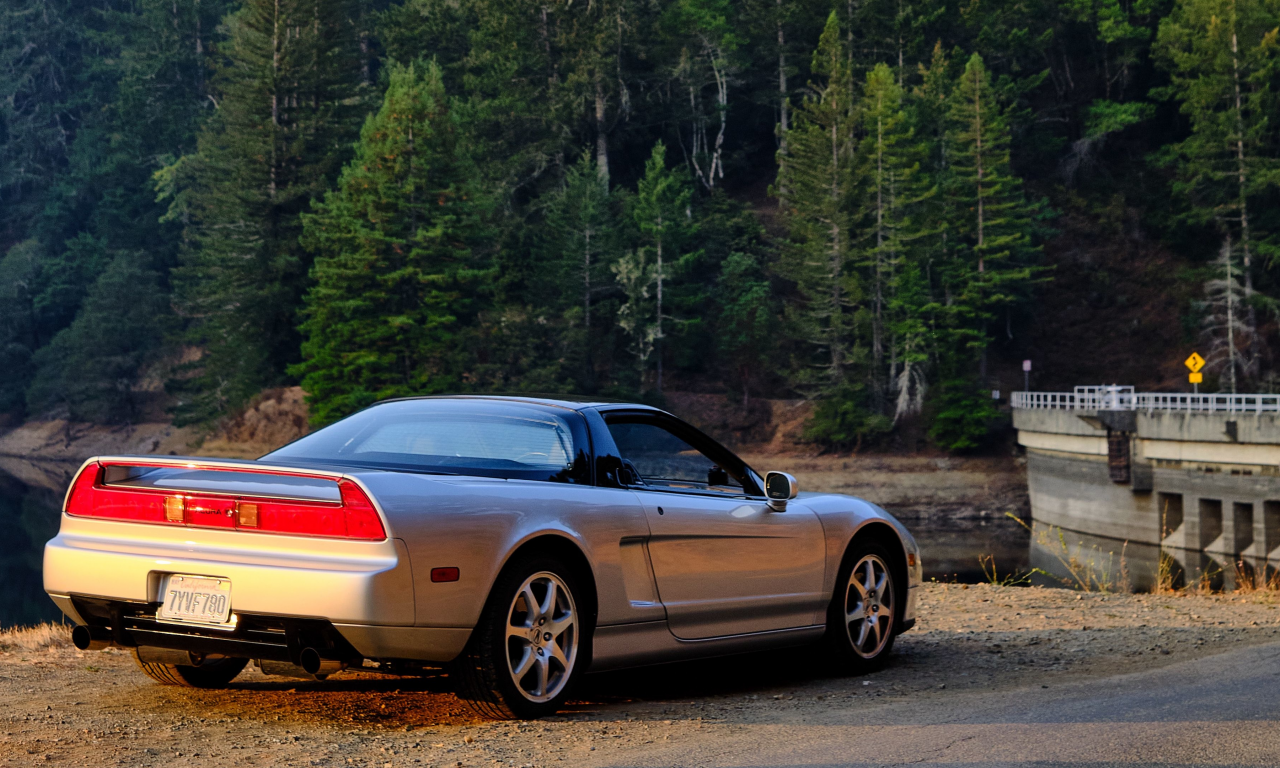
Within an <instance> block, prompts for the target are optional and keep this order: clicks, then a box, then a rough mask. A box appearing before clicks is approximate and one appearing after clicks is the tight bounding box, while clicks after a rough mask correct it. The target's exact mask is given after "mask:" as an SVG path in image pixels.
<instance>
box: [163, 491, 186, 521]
mask: <svg viewBox="0 0 1280 768" xmlns="http://www.w3.org/2000/svg"><path fill="white" fill-rule="evenodd" d="M185 514H186V505H185V504H183V503H182V497H181V496H167V497H165V500H164V519H165V520H168V521H169V522H171V523H181V522H182V521H183V519H184V516H185Z"/></svg>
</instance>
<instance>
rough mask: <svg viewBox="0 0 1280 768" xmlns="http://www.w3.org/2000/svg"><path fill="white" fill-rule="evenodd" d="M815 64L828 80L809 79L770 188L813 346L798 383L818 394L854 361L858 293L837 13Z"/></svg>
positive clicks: (850, 129)
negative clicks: (781, 196) (778, 196)
mask: <svg viewBox="0 0 1280 768" xmlns="http://www.w3.org/2000/svg"><path fill="white" fill-rule="evenodd" d="M812 68H813V72H814V74H815V75H817V76H819V77H822V78H824V79H825V81H824V82H821V83H814V84H813V85H812V86H811V90H812V92H813V94H814V95H811V96H808V97H806V98H805V99H804V101H803V102H801V104H800V105H799V106H798V107H797V108H796V111H795V113H794V115H793V118H794V126H793V127H792V129H791V130H790V131H789V132H788V133H787V137H786V144H787V162H786V165H785V166H783V168H782V171H783V172H782V174H781V175H780V176H779V178H778V182H777V186H776V187H775V190H776V189H785V190H786V191H787V198H786V200H785V205H784V207H783V208H782V209H781V211H780V213H781V216H782V219H783V222H784V223H785V225H786V227H787V230H788V234H789V242H788V243H787V245H786V249H785V251H784V263H783V264H782V271H783V272H784V274H785V275H786V276H787V277H788V278H790V279H791V280H793V281H795V283H796V288H797V292H798V293H799V296H800V299H801V303H800V304H799V305H798V306H796V307H794V313H793V314H794V319H795V321H796V324H797V330H798V333H799V335H800V337H801V338H802V339H803V340H804V341H805V342H806V343H808V344H809V345H811V347H812V348H813V349H814V350H815V355H814V357H813V358H812V361H813V362H812V363H809V362H808V360H805V361H804V362H803V363H802V370H801V373H800V375H799V380H798V382H797V383H798V385H799V386H800V387H801V388H802V390H803V391H806V392H808V393H811V394H814V395H820V394H825V393H830V392H832V391H834V390H835V389H837V388H838V387H840V386H841V385H842V384H844V383H845V381H846V379H847V376H848V370H847V369H848V367H849V366H850V365H852V364H854V363H855V362H856V359H855V358H856V356H857V352H856V351H855V347H856V338H855V327H854V316H853V313H854V309H855V307H856V305H857V302H859V301H860V299H861V294H862V287H861V285H860V284H859V283H858V280H857V276H856V273H855V271H854V269H853V264H852V240H853V237H854V233H853V221H852V215H851V207H852V204H853V200H852V197H853V195H854V177H853V165H854V159H855V151H856V145H855V142H854V139H853V134H854V127H855V114H854V95H853V82H852V79H851V78H850V75H849V67H848V58H847V56H846V49H845V46H844V43H843V41H842V39H841V30H840V23H839V20H838V17H837V15H836V13H835V12H832V13H831V15H830V16H829V17H828V19H827V24H826V28H825V29H824V30H823V32H822V37H821V39H820V40H819V42H818V48H817V50H816V51H815V53H814V55H813V67H812ZM806 357H807V356H806Z"/></svg>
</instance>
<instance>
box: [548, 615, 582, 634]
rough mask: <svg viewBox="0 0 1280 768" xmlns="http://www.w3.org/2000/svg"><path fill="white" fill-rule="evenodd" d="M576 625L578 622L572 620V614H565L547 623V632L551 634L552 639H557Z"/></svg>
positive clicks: (574, 619)
mask: <svg viewBox="0 0 1280 768" xmlns="http://www.w3.org/2000/svg"><path fill="white" fill-rule="evenodd" d="M577 623H578V620H577V619H576V618H574V615H573V614H572V613H566V614H565V615H563V616H561V617H560V618H558V619H553V620H551V621H549V622H547V631H548V632H550V633H551V637H552V638H556V639H558V638H559V637H560V635H563V634H564V633H565V631H567V630H568V629H570V628H571V627H573V626H574V625H575V624H577Z"/></svg>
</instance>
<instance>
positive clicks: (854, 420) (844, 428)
mask: <svg viewBox="0 0 1280 768" xmlns="http://www.w3.org/2000/svg"><path fill="white" fill-rule="evenodd" d="M892 428H893V420H892V419H890V418H889V417H888V416H885V415H884V414H883V413H879V412H878V411H877V410H876V409H875V408H874V407H872V405H871V402H870V397H869V396H868V393H867V389H866V387H865V386H864V385H862V384H858V383H846V384H843V385H841V386H840V387H838V388H837V389H835V390H834V391H832V392H831V393H830V394H829V395H827V396H826V397H823V398H822V399H821V400H819V401H818V403H817V405H816V406H815V407H814V410H813V416H812V417H811V418H810V419H809V423H808V424H807V425H805V431H804V436H805V439H807V440H812V441H814V442H818V443H822V444H823V445H825V446H828V447H830V448H835V449H839V450H854V451H856V450H858V449H859V448H861V447H862V446H863V444H864V443H866V442H873V441H875V440H876V439H878V438H881V437H883V436H884V435H886V434H888V432H889V430H891V429H892Z"/></svg>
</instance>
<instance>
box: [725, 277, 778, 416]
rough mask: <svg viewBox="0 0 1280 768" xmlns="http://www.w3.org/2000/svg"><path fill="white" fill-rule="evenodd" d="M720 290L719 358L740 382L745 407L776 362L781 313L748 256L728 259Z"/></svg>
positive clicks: (766, 281) (729, 373)
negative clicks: (771, 365)
mask: <svg viewBox="0 0 1280 768" xmlns="http://www.w3.org/2000/svg"><path fill="white" fill-rule="evenodd" d="M717 289H718V290H717V293H718V294H719V296H720V297H721V299H720V316H719V318H717V320H718V322H717V326H718V327H719V329H720V332H719V334H718V335H717V338H716V342H717V345H718V350H717V351H718V352H719V355H718V358H719V359H720V360H721V361H723V364H724V365H725V366H726V368H727V370H725V371H724V373H725V375H726V377H728V376H732V377H733V379H736V383H737V385H738V387H739V388H740V389H741V390H742V402H743V405H744V406H745V405H746V404H747V402H748V401H749V399H750V397H751V389H752V386H753V385H755V384H756V381H757V380H758V379H759V378H760V376H761V373H762V372H763V370H764V369H766V368H767V366H768V365H769V362H770V360H773V359H776V358H775V355H776V354H777V343H776V341H777V339H776V336H775V333H774V328H775V325H776V323H775V318H776V317H777V310H776V307H775V306H774V303H775V302H774V298H773V294H772V291H771V290H770V286H769V281H768V279H767V278H766V275H765V273H764V269H763V267H762V266H761V264H760V263H759V262H758V261H757V260H756V259H754V258H752V257H751V256H749V255H747V254H745V253H738V252H734V253H731V254H729V258H727V259H725V260H724V263H723V264H721V266H720V278H719V280H718V281H717Z"/></svg>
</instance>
